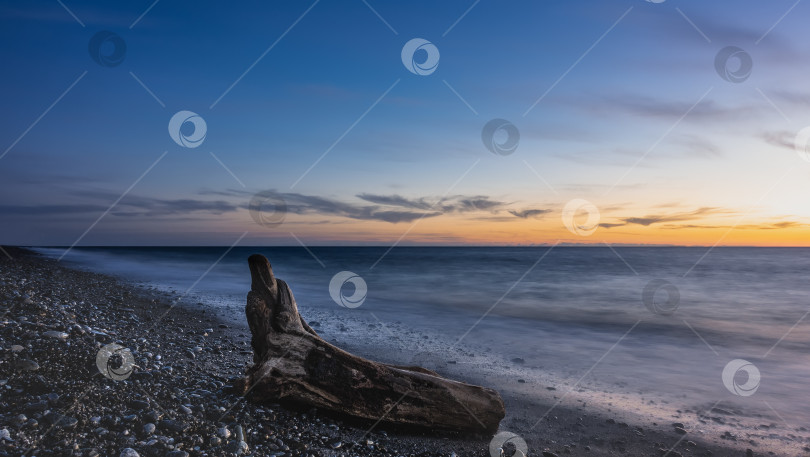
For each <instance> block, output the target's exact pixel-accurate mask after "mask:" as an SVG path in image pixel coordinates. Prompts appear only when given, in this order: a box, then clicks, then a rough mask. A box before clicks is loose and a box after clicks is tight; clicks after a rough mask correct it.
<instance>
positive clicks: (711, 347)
mask: <svg viewBox="0 0 810 457" xmlns="http://www.w3.org/2000/svg"><path fill="white" fill-rule="evenodd" d="M38 250H39V252H42V253H44V254H47V255H52V256H59V255H61V254H62V253H63V252H64V251H63V249H50V248H41V249H38ZM311 250H312V254H313V255H310V253H308V252H307V251H306V250H305V249H303V248H292V247H289V248H286V247H284V248H263V247H257V248H242V247H239V248H234V249H233V250H231V251H230V252H229V253H228V254H227V255H225V256H224V257H223V258H222V259H221V260H220V261H218V259H219V258H220V257H221V256H222V255H223V253H224V252H225V251H226V249H225V248H207V247H206V248H142V247H139V248H81V249H74V250H73V251H71V253H70V254H69V255H68V256H66V257H65V259H64V260H63V262H66V263H67V264H70V265H75V266H80V267H82V268H87V269H90V270H93V271H99V272H105V273H110V274H114V275H118V276H122V277H125V278H128V279H130V280H132V281H136V282H142V283H148V284H151V285H155V286H158V287H161V288H164V289H169V288H174V289H175V290H177V291H178V292H181V293H183V292H186V290H187V289H188V288H189V287H191V286H192V285H193V284H195V282H197V281H198V279H199V278H200V277H201V276H202V275H203V274H205V272H206V271H207V270H208V269H209V268H211V269H210V271H209V272H208V273H207V274H205V276H204V277H203V279H202V280H200V281H199V282H198V283H197V284H196V285H195V286H194V287H193V289H192V290H191V291H190V293H189V295H188V299H189V300H191V301H193V302H197V301H199V302H202V303H205V304H207V305H210V306H214V307H222V308H223V309H224V308H228V309H230V308H232V309H233V310H234V311H233V314H234V315H235V316H237V317H238V318H241V314H240V310H241V309H242V307H243V306H244V299H245V294H246V293H247V291H248V290H249V287H250V278H249V273H248V270H247V263H246V259H247V257H248V256H249V255H250V254H253V253H261V254H264V255H266V256H267V257H268V258H269V259H270V261H271V263H272V264H273V268H274V271H275V273H276V276H278V277H279V278H282V279H284V280H286V281H287V282H288V283H289V284H290V285H291V287H292V289H293V292H294V294H295V296H296V299H297V301H298V304H299V307H300V308H301V309H302V314H304V316H305V317H306V316H307V314H308V312H310V311H311V312H315V311H319V310H320V311H323V312H328V313H332V314H331V315H334V316H338V318H339V319H341V322H351V321H353V320H357V321H358V322H363V323H366V322H376V324H375V325H376V326H377V327H378V330H377V331H375V334H374V335H373V336H371V335H366V334H356V335H353V336H351V335H350V336H344V339H347V340H350V341H351V342H352V344H353V345H356V346H357V347H360V348H361V347H362V344H363V343H364V342H365V343H367V344H374V345H377V346H379V345H385V344H388V343H389V342H392V341H394V340H396V339H398V336H399V335H398V332H410V333H409V334H411V333H413V332H418V333H419V334H423V335H424V338H425V339H426V340H428V341H431V342H433V343H432V344H434V345H436V346H441V345H444V346H446V347H445V348H443V349H448V348H449V349H464V350H467V351H469V352H470V353H471V354H472V353H476V354H478V353H480V354H485V355H486V357H487V358H488V360H490V361H491V362H492V361H494V363H495V366H497V367H500V368H501V369H502V370H507V371H508V370H515V373H516V376H520V377H522V378H526V379H527V380H528V382H527V384H526V386H529V387H524V390H526V389H529V391H530V389H531V387H530V386H531V381H532V379H535V380H543V381H542V382H544V383H546V384H544V385H547V384H548V383H549V382H552V381H549V380H550V379H551V380H553V382H557V383H559V385H561V386H568V387H569V388H570V387H576V388H577V389H579V390H582V389H587V390H589V391H592V392H609V393H611V395H612V394H621V395H623V396H624V397H622V398H624V400H623V401H624V406H623V407H624V408H627V409H636V410H640V409H642V408H644V409H645V410H648V409H656V408H657V409H659V411H657V414H659V416H662V417H663V416H666V415H667V413H668V411H667V409H685V408H692V409H695V410H699V409H700V408H704V409H705V408H709V407H711V406H712V405H713V404H715V403H716V402H718V401H719V402H721V404H722V405H723V406H724V407H725V408H727V409H730V410H733V411H735V412H736V413H737V414H738V415H739V416H741V417H747V418H751V420H752V421H754V422H752V423H769V422H773V423H785V427H788V424H790V426H794V425H798V424H807V423H810V395H808V394H810V319H806V320H803V318H804V316H805V314H806V313H807V312H808V310H810V299H808V298H810V293H809V292H810V281H809V279H810V277H809V276H808V275H809V273H808V272H810V249H796V248H717V249H714V250H712V251H711V252H710V253H709V254H708V255H706V256H705V257H703V256H704V255H705V254H706V252H707V249H706V248H676V247H660V248H659V247H656V248H647V247H632V248H631V247H617V248H615V251H614V250H613V249H611V248H608V247H555V248H553V249H550V250H549V248H547V247H536V248H526V247H521V248H483V247H482V248H455V247H454V248H421V247H420V248H417V247H403V248H396V249H394V250H392V251H391V252H390V253H389V254H388V255H386V256H385V257H384V258H382V260H381V261H379V263H376V262H377V261H378V260H379V259H380V258H381V256H383V254H384V253H385V250H386V249H385V248H377V247H362V248H357V247H315V248H311ZM701 257H703V258H702V260H701ZM375 263H376V264H375ZM372 267H373V268H372ZM344 270H348V271H351V272H354V273H355V274H357V275H358V276H360V277H361V278H363V280H364V281H365V283H366V284H367V287H368V292H367V295H366V299H365V301H364V302H363V304H362V306H360V307H358V308H356V309H348V308H341V307H340V306H338V305H337V304H336V303H335V302H334V301H333V300H332V298H331V297H330V294H329V283H330V280H331V279H332V277H333V276H334V275H335V274H336V273H338V272H340V271H344ZM656 281H657V282H656ZM661 284H663V287H656V286H657V285H658V286H660V285H661ZM351 287H352V286H349V285H347V286H345V287H344V289H343V292H344V294H345V295H352V292H353V290H352V288H351ZM645 287H646V288H647V296H646V297H647V298H646V302H647V303H646V304H647V305H649V306H645V298H644V297H645ZM656 290H657V293H656ZM656 310H658V311H664V312H663V313H662V312H658V313H656V312H654V311H656ZM797 323H798V325H797ZM341 325H343V324H341ZM363 328H365V327H363ZM369 328H371V326H369ZM383 330H384V331H383ZM777 343H778V344H777ZM391 344H393V343H391ZM408 344H411V343H408ZM405 346H407V344H406V345H405ZM400 349H401V348H400ZM443 349H442V350H443ZM437 352H440V353H442V354H444V352H442V351H441V350H438V349H437ZM392 354H397V353H396V352H392ZM391 357H392V358H394V359H396V358H397V356H396V355H392V356H391ZM517 358H519V359H522V360H517V361H515V360H514V359H517ZM735 359H744V360H746V361H748V362H750V363H751V364H752V365H753V366H755V367H756V369H758V371H759V373H760V375H761V379H760V381H759V384H758V388H757V389H756V391H755V392H754V393H753V394H752V395H748V394H749V393H751V392H750V389H749V388H750V387H751V386H754V385H755V384H756V382H755V380H753V379H752V380H751V382H750V383H749V382H748V381H749V379H748V376H749V375H748V374H747V373H748V372H745V370H742V371H739V372H737V373H736V376H735V373H734V372H732V378H731V379H732V381H731V382H729V381H728V380H727V381H726V382H725V383H724V380H723V378H722V373H723V371H724V368H726V366H727V364H728V363H729V362H731V361H732V360H735ZM397 361H398V362H403V363H406V362H409V360H397ZM460 363H463V360H462V361H461V362H460ZM470 366H471V367H472V368H471V369H473V370H474V369H475V364H471V365H470ZM538 382H539V381H538ZM735 385H736V386H737V387H735ZM562 390H563V391H565V389H562ZM540 391H542V392H546V390H545V389H538V395H540V393H541V392H540ZM740 393H742V395H740ZM610 398H615V397H610ZM593 401H595V402H597V403H598V395H597V396H596V398H595V399H594V400H593ZM651 405H653V406H651ZM612 406H613V407H614V408H621V407H622V406H621V405H617V404H613V405H612Z"/></svg>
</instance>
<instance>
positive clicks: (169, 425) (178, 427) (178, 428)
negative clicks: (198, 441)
mask: <svg viewBox="0 0 810 457" xmlns="http://www.w3.org/2000/svg"><path fill="white" fill-rule="evenodd" d="M159 425H160V428H161V429H163V430H168V431H170V432H175V433H184V432H186V431H187V430H188V429H189V428H190V425H189V424H188V423H186V422H182V421H177V420H172V419H166V420H162V421H160V424H159Z"/></svg>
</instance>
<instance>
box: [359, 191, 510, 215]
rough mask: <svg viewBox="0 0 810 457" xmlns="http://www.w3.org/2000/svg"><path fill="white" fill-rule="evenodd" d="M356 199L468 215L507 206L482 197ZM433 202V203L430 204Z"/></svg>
mask: <svg viewBox="0 0 810 457" xmlns="http://www.w3.org/2000/svg"><path fill="white" fill-rule="evenodd" d="M357 197H358V198H360V199H362V200H365V201H367V202H370V203H375V204H378V205H384V206H394V207H400V208H409V209H418V210H423V211H429V210H434V209H435V210H436V211H440V212H442V213H468V212H475V211H498V210H500V209H502V208H503V207H505V206H506V205H507V203H506V202H502V201H498V200H492V199H490V198H489V197H487V196H484V195H474V196H464V195H454V196H450V197H444V198H440V197H434V198H429V197H420V198H406V197H402V196H400V195H376V194H368V193H362V194H358V195H357ZM431 202H434V203H431Z"/></svg>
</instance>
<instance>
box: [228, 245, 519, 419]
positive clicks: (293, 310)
mask: <svg viewBox="0 0 810 457" xmlns="http://www.w3.org/2000/svg"><path fill="white" fill-rule="evenodd" d="M248 264H249V265H250V274H251V278H252V284H251V291H250V293H248V296H247V306H246V307H245V313H246V314H247V321H248V324H249V325H250V331H251V333H252V334H253V338H252V340H251V344H252V346H253V365H252V366H251V367H249V368H248V369H247V372H246V375H245V377H244V379H240V380H239V381H238V382H237V383H236V390H237V391H238V392H239V393H240V394H242V395H245V396H246V397H247V398H248V399H249V400H250V401H254V402H285V401H288V402H293V403H298V404H303V405H308V406H314V407H317V408H322V409H325V410H329V411H332V412H337V413H340V414H345V415H349V416H353V417H355V418H360V419H367V420H370V421H379V420H382V421H385V422H388V423H393V424H401V425H408V426H416V427H430V428H434V429H436V428H438V429H445V430H454V431H461V432H466V433H494V432H496V431H497V430H498V424H499V423H500V421H501V419H503V417H504V414H505V411H504V406H503V401H502V400H501V397H500V395H499V394H498V393H497V392H496V391H494V390H492V389H488V388H485V387H479V386H474V385H470V384H465V383H462V382H458V381H452V380H449V379H445V378H442V377H441V376H439V375H438V374H437V373H435V372H433V371H430V370H427V369H425V368H421V367H415V366H410V367H409V366H395V365H388V364H384V363H378V362H373V361H371V360H367V359H364V358H361V357H357V356H355V355H352V354H350V353H348V352H346V351H344V350H342V349H340V348H338V347H336V346H333V345H332V344H329V343H327V342H326V341H324V340H323V339H322V338H321V337H320V336H318V334H317V333H316V332H315V331H314V330H312V328H310V326H309V325H307V323H306V322H305V321H304V319H303V318H302V317H301V316H300V315H299V314H298V306H297V305H296V303H295V298H293V294H292V291H290V288H289V287H288V286H287V283H285V282H284V281H282V280H280V279H276V278H275V277H274V276H273V270H272V267H271V266H270V262H269V261H268V260H267V258H265V257H264V256H261V255H252V256H250V258H249V259H248Z"/></svg>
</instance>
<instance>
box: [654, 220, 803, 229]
mask: <svg viewBox="0 0 810 457" xmlns="http://www.w3.org/2000/svg"><path fill="white" fill-rule="evenodd" d="M807 226H808V224H802V223H799V222H795V221H782V222H775V223H770V224H744V225H699V224H667V225H664V226H662V227H661V228H663V229H666V230H675V229H704V230H705V229H713V230H719V229H723V230H731V229H735V230H780V229H787V228H799V227H807Z"/></svg>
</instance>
